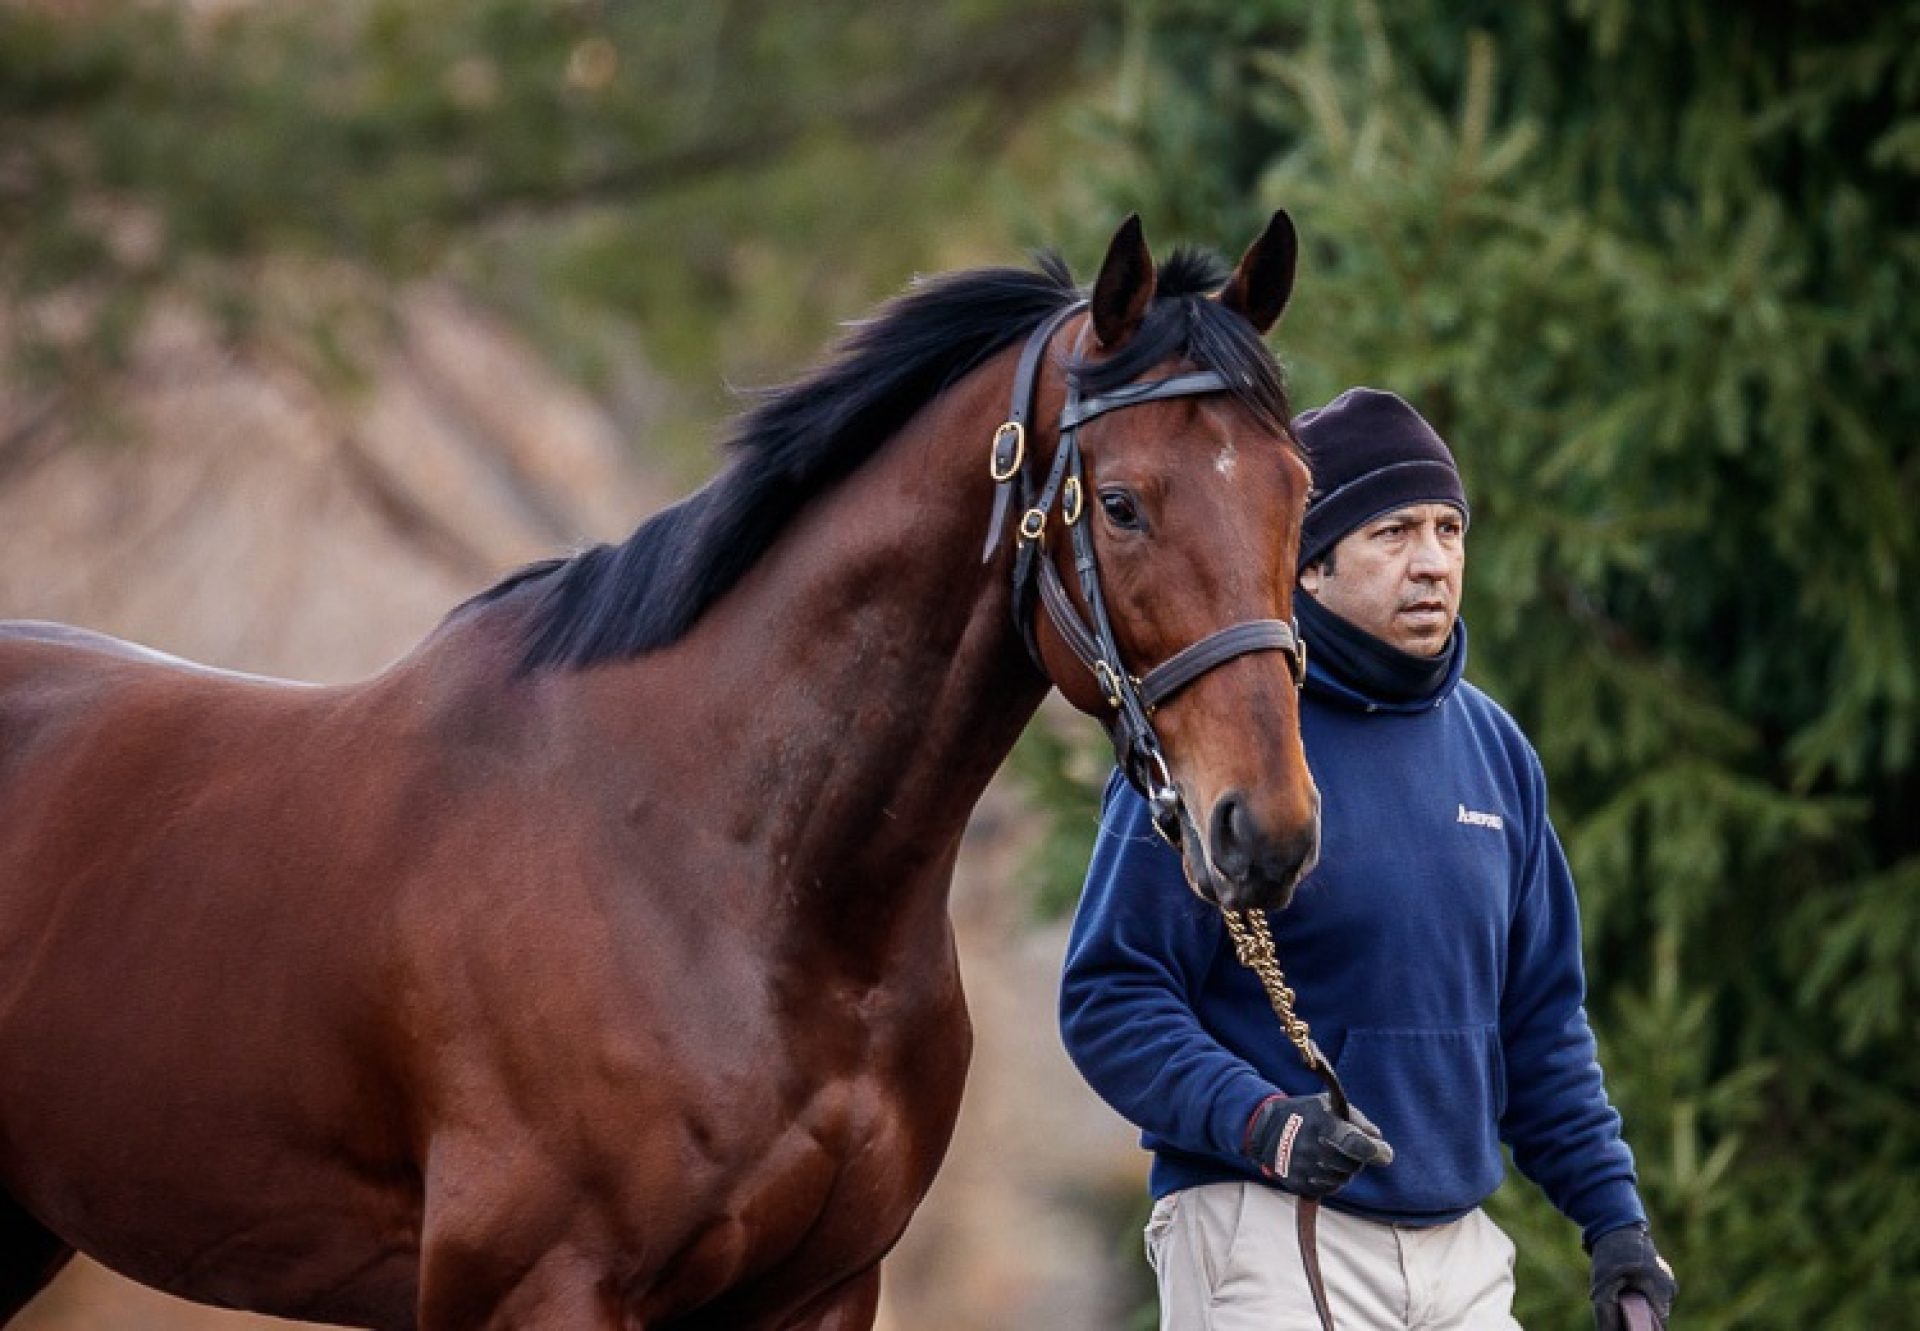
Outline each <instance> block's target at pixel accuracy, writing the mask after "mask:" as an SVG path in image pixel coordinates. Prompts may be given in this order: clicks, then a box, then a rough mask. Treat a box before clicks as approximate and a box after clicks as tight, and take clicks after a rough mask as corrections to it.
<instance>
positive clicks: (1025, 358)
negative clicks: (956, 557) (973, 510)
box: [980, 300, 1087, 564]
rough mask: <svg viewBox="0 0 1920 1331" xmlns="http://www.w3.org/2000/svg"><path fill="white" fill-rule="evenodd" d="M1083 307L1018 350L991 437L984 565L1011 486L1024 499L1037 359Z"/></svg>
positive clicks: (1054, 320) (995, 543) (1063, 312)
mask: <svg viewBox="0 0 1920 1331" xmlns="http://www.w3.org/2000/svg"><path fill="white" fill-rule="evenodd" d="M1086 304H1087V303H1086V302H1085V301H1083V300H1077V301H1074V302H1073V303H1071V304H1069V305H1063V306H1061V307H1060V308H1059V309H1057V310H1055V311H1054V312H1053V313H1052V314H1050V315H1048V316H1047V318H1046V319H1045V321H1044V322H1042V323H1041V325H1040V326H1039V327H1038V328H1036V329H1034V330H1033V333H1032V334H1031V335H1030V336H1029V337H1028V338H1027V345H1026V346H1024V347H1022V348H1021V349H1020V361H1019V363H1018V364H1017V365H1015V367H1014V371H1013V398H1012V400H1011V401H1010V402H1009V403H1008V404H1007V419H1006V421H1005V422H1004V423H1003V424H1002V425H1001V426H1000V428H999V429H998V430H996V431H994V435H993V453H992V457H991V463H990V466H991V470H992V475H993V479H994V491H995V493H994V497H993V517H992V520H991V521H989V522H988V523H987V544H986V548H985V549H983V550H982V551H981V552H980V562H981V563H983V564H984V563H986V562H987V561H988V560H990V559H992V558H993V552H994V551H995V550H997V549H998V548H999V546H1000V534H1001V533H1002V532H1003V531H1005V530H1006V526H1007V511H1008V510H1009V509H1010V508H1011V507H1012V506H1013V492H1014V487H1015V486H1016V485H1017V486H1018V487H1019V489H1020V497H1021V499H1022V500H1023V501H1024V500H1025V498H1026V496H1027V490H1028V481H1027V446H1028V444H1030V443H1031V442H1032V440H1031V439H1030V438H1029V432H1028V430H1027V422H1028V420H1029V418H1031V417H1032V415H1033V399H1034V390H1035V388H1036V386H1037V385H1038V384H1039V381H1040V357H1041V356H1043V355H1044V354H1046V350H1047V343H1049V342H1051V341H1052V340H1053V335H1054V334H1055V333H1057V332H1059V331H1060V325H1061V324H1063V323H1065V322H1066V321H1067V320H1068V319H1070V318H1072V317H1073V316H1074V315H1075V314H1077V313H1079V312H1080V311H1081V310H1083V309H1085V308H1086Z"/></svg>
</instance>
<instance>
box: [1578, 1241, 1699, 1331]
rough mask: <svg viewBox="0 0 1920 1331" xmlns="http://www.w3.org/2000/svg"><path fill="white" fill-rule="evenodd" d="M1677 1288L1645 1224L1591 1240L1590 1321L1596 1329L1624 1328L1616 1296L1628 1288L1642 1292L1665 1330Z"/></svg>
mask: <svg viewBox="0 0 1920 1331" xmlns="http://www.w3.org/2000/svg"><path fill="white" fill-rule="evenodd" d="M1679 1289H1680V1287H1679V1285H1678V1284H1677V1283H1676V1282H1675V1281H1674V1278H1673V1268H1672V1267H1670V1266H1668V1265H1667V1263H1666V1259H1664V1258H1663V1257H1661V1256H1660V1254H1659V1253H1658V1252H1657V1251H1655V1250H1654V1246H1653V1240H1652V1239H1651V1238H1649V1237H1648V1236H1647V1227H1646V1226H1645V1225H1629V1226H1627V1227H1626V1228H1625V1229H1615V1230H1609V1231H1608V1232H1607V1233H1605V1234H1602V1235H1601V1236H1600V1237H1599V1238H1597V1239H1595V1240H1594V1241H1593V1320H1594V1324H1595V1325H1596V1326H1598V1327H1599V1328H1600V1331H1626V1325H1627V1319H1626V1314H1625V1313H1623V1312H1621V1311H1620V1296H1621V1295H1622V1294H1624V1293H1626V1292H1627V1291H1628V1290H1636V1291H1638V1292H1639V1293H1641V1294H1644V1295H1646V1297H1647V1302H1648V1303H1651V1304H1652V1305H1653V1315H1654V1318H1655V1319H1656V1322H1657V1324H1658V1326H1659V1327H1660V1328H1661V1331H1665V1327H1666V1325H1667V1314H1668V1313H1670V1312H1672V1311H1673V1296H1674V1295H1675V1294H1676V1293H1678V1292H1679Z"/></svg>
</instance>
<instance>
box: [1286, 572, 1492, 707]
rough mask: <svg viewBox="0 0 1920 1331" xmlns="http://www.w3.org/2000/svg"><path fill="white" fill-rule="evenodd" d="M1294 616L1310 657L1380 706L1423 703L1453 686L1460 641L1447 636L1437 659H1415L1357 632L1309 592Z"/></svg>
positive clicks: (1302, 594)
mask: <svg viewBox="0 0 1920 1331" xmlns="http://www.w3.org/2000/svg"><path fill="white" fill-rule="evenodd" d="M1293 612H1294V614H1296V615H1298V616H1299V617H1300V630H1301V634H1302V636H1304V637H1305V638H1306V640H1307V654H1308V656H1309V658H1310V659H1311V660H1312V661H1313V662H1314V663H1315V664H1316V665H1319V666H1322V667H1324V668H1325V669H1326V672H1327V673H1328V674H1329V675H1332V676H1333V677H1334V678H1335V679H1337V680H1339V681H1340V682H1341V683H1342V684H1344V685H1346V686H1347V687H1348V688H1350V689H1353V690H1355V691H1356V692H1359V693H1363V694H1365V695H1366V696H1367V697H1369V698H1373V699H1375V700H1377V701H1379V702H1387V703H1405V702H1422V701H1424V700H1425V699H1427V698H1431V697H1432V696H1433V695H1434V693H1435V692H1436V691H1438V690H1439V688H1440V686H1441V685H1443V684H1445V683H1446V682H1447V676H1448V675H1449V674H1450V673H1452V670H1453V655H1454V653H1455V652H1457V651H1459V650H1460V635H1459V634H1458V633H1452V634H1449V635H1448V636H1447V645H1446V646H1445V647H1443V648H1442V649H1441V650H1440V652H1439V654H1438V655H1436V656H1414V655H1411V654H1410V653H1407V652H1403V651H1401V650H1400V649H1399V648H1398V647H1395V646H1393V645H1391V644H1390V643H1386V642H1383V641H1381V640H1380V639H1379V638H1376V637H1374V636H1373V635H1372V634H1371V633H1368V632H1367V631H1366V630H1365V629H1362V628H1357V627H1355V626H1354V625H1353V624H1351V623H1349V622H1348V621H1346V620H1344V619H1342V618H1341V617H1340V616H1339V615H1336V614H1335V613H1334V612H1333V611H1331V610H1329V609H1327V608H1326V607H1325V606H1323V605H1321V604H1320V603H1319V602H1318V601H1316V600H1314V599H1313V597H1311V596H1309V595H1308V594H1307V593H1306V592H1304V591H1303V592H1300V593H1298V594H1297V595H1296V596H1295V597H1294V598H1293Z"/></svg>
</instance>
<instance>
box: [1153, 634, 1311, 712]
mask: <svg viewBox="0 0 1920 1331" xmlns="http://www.w3.org/2000/svg"><path fill="white" fill-rule="evenodd" d="M1268 651H1272V652H1285V653H1286V654H1287V669H1288V670H1289V671H1291V672H1292V674H1293V681H1294V683H1295V684H1298V683H1300V682H1301V681H1302V680H1303V679H1305V678H1306V674H1307V660H1306V648H1305V647H1304V646H1303V645H1302V644H1301V642H1300V635H1299V634H1297V633H1295V632H1294V631H1293V625H1291V624H1289V623H1287V622H1286V621H1285V620H1284V619H1250V620H1248V621H1246V622H1245V623H1244V624H1235V625H1233V626H1232V627H1231V628H1224V629H1221V630H1220V631H1219V632H1217V633H1213V634H1210V635H1208V636H1207V637H1204V638H1202V639H1200V641H1199V642H1196V643H1194V644H1193V645H1192V646H1191V647H1185V648H1182V649H1181V650H1180V651H1179V652H1176V653H1175V654H1174V655H1172V656H1170V657H1168V658H1167V659H1166V660H1164V661H1162V662H1161V663H1160V664H1159V665H1157V666H1155V667H1154V668H1153V669H1152V670H1149V671H1148V672H1147V673H1146V677H1145V678H1144V679H1142V680H1141V681H1140V700H1141V701H1142V702H1144V703H1146V705H1147V708H1148V710H1149V711H1151V710H1152V709H1153V708H1155V707H1158V706H1159V705H1160V704H1161V703H1163V702H1165V701H1166V700H1167V699H1168V698H1171V697H1172V696H1173V695H1174V694H1176V693H1178V692H1179V691H1180V690H1181V689H1184V688H1185V687H1186V686H1187V685H1189V684H1191V683H1193V681H1194V680H1196V679H1198V678H1199V677H1200V676H1202V675H1204V674H1206V673H1207V671H1209V670H1211V669H1213V668H1214V667H1215V666H1217V665H1221V664H1223V663H1225V662H1227V661H1231V660H1232V659H1233V658H1234V657H1236V656H1244V655H1245V654H1246V653H1248V652H1268Z"/></svg>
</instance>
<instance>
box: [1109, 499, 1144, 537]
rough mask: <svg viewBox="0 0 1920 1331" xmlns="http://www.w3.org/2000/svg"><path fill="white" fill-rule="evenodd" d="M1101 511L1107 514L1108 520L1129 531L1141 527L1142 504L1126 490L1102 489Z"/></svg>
mask: <svg viewBox="0 0 1920 1331" xmlns="http://www.w3.org/2000/svg"><path fill="white" fill-rule="evenodd" d="M1100 511H1101V512H1102V513H1105V514H1106V515H1107V521H1108V522H1111V523H1112V524H1113V525H1114V526H1116V527H1120V528H1123V529H1125V530H1128V531H1135V530H1138V529H1139V527H1140V506H1139V505H1138V504H1136V503H1135V502H1134V500H1133V496H1132V495H1130V494H1128V493H1127V492H1126V491H1125V490H1102V491H1101V492H1100Z"/></svg>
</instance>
